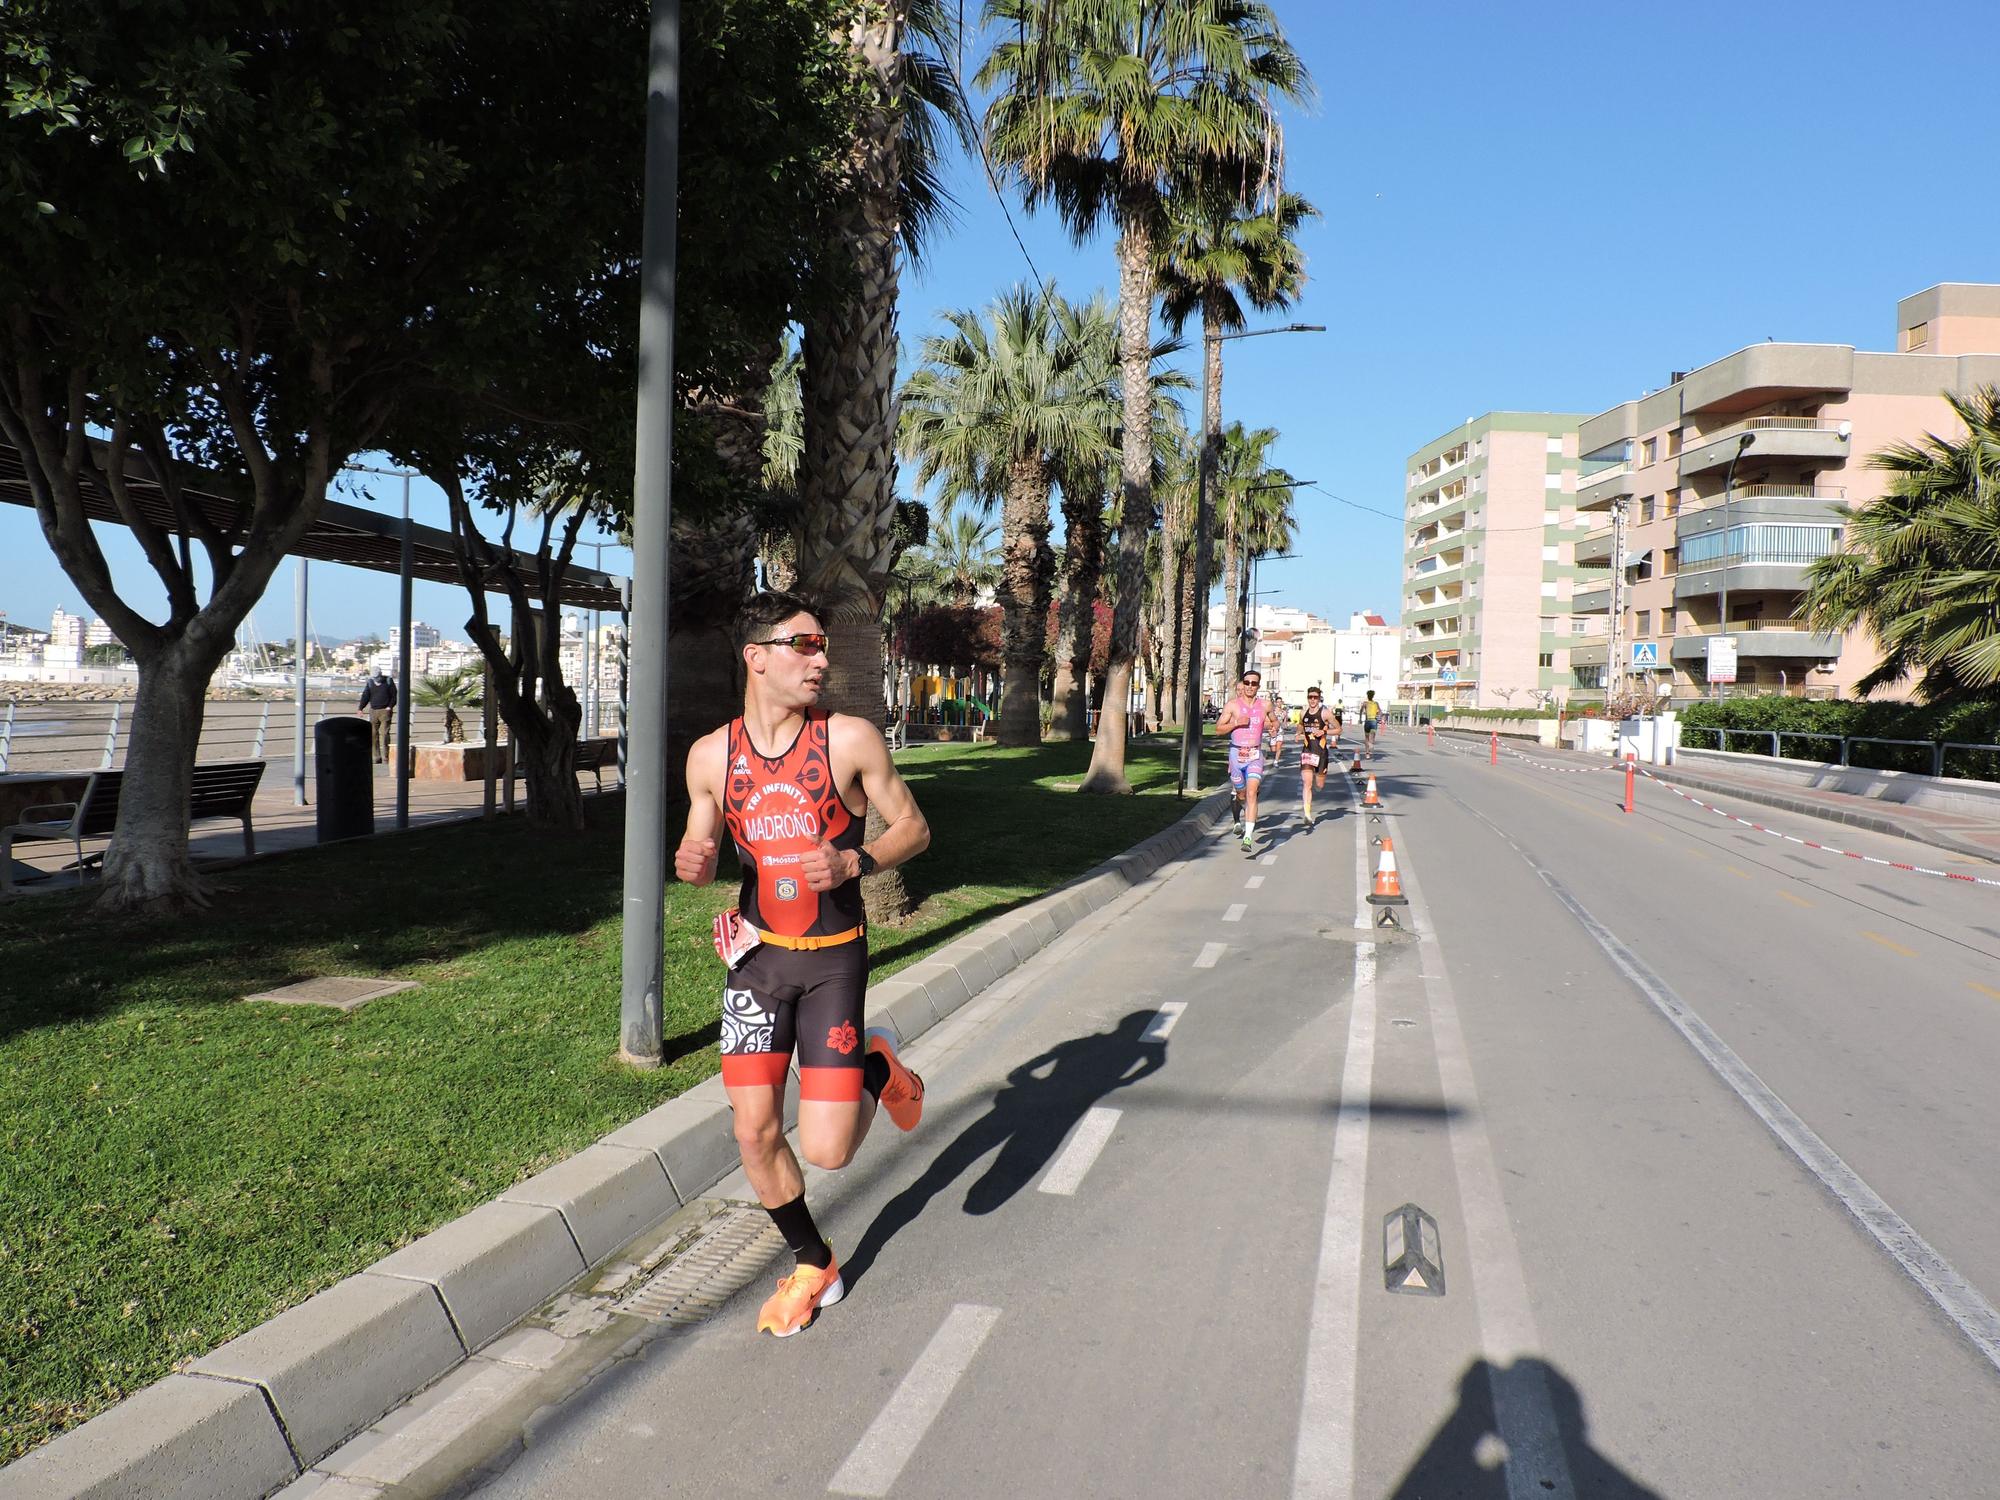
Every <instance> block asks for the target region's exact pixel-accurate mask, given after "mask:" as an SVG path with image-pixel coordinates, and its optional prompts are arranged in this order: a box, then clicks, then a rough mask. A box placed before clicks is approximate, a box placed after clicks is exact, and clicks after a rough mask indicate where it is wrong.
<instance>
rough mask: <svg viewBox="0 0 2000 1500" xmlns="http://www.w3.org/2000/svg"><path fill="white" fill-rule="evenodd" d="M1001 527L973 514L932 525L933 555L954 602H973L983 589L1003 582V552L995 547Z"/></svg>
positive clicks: (944, 584) (961, 513) (962, 512)
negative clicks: (1001, 580)
mask: <svg viewBox="0 0 2000 1500" xmlns="http://www.w3.org/2000/svg"><path fill="white" fill-rule="evenodd" d="M998 535H999V528H998V527H997V526H995V525H994V524H993V523H992V522H991V521H987V520H984V519H982V518H981V517H979V516H977V515H974V514H973V513H972V512H970V511H959V512H957V513H956V514H955V515H953V516H952V518H951V520H949V521H945V520H942V519H939V520H934V521H933V522H931V545H930V549H929V550H930V556H931V561H932V564H933V566H935V567H936V568H937V570H938V574H939V580H940V582H941V584H942V585H943V587H944V590H945V592H946V593H948V594H949V595H950V596H951V602H952V603H953V604H957V605H960V606H963V605H968V604H970V603H972V601H973V600H974V598H976V597H977V596H978V593H979V591H980V590H981V589H983V588H989V587H991V586H992V585H994V584H995V583H998V582H999V580H1000V553H999V549H998V548H996V547H995V546H994V545H993V539H994V538H995V537H996V536H998Z"/></svg>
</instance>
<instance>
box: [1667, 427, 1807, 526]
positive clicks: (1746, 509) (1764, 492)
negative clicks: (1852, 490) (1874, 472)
mask: <svg viewBox="0 0 2000 1500" xmlns="http://www.w3.org/2000/svg"><path fill="white" fill-rule="evenodd" d="M1750 451H1751V452H1752V453H1755V452H1756V451H1757V450H1756V449H1754V448H1753V449H1751V450H1750ZM1729 505H1730V509H1731V511H1732V513H1733V515H1735V516H1743V517H1749V516H1795V517H1801V516H1809V517H1824V516H1825V515H1827V514H1828V513H1829V512H1844V511H1845V510H1846V509H1847V491H1846V490H1844V489H1842V488H1840V487H1839V486H1838V485H1829V484H1739V485H1737V486H1736V487H1735V488H1733V489H1732V490H1731V491H1730V492H1729ZM1721 509H1722V496H1721V494H1720V493H1717V494H1714V495H1707V496H1704V497H1702V498H1701V499H1698V500H1689V501H1687V502H1685V503H1684V504H1683V505H1682V506H1681V508H1680V510H1679V511H1678V512H1677V515H1678V516H1679V517H1680V518H1681V519H1682V522H1683V524H1682V525H1681V526H1678V527H1676V528H1675V534H1676V536H1677V537H1678V536H1681V535H1690V534H1694V533H1696V532H1698V531H1699V530H1700V528H1699V527H1688V526H1687V525H1686V524H1685V523H1686V520H1687V518H1689V517H1693V516H1702V515H1707V514H1709V513H1710V512H1712V511H1719V510H1721Z"/></svg>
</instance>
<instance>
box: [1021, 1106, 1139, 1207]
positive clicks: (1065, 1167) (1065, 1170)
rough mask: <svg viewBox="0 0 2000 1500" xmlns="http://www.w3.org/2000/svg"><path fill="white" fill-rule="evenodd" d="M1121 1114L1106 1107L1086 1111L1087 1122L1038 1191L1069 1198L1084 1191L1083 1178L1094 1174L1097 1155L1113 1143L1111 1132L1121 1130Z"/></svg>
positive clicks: (1074, 1134) (1081, 1124) (1072, 1137)
mask: <svg viewBox="0 0 2000 1500" xmlns="http://www.w3.org/2000/svg"><path fill="white" fill-rule="evenodd" d="M1118 1114H1119V1112H1118V1111H1117V1110H1115V1109H1109V1108H1106V1107H1105V1106H1104V1105H1102V1104H1099V1105H1094V1106H1093V1107H1091V1108H1090V1109H1088V1110H1086V1111H1084V1116H1083V1118H1082V1119H1081V1120H1079V1121H1077V1126H1076V1129H1075V1130H1074V1131H1073V1132H1071V1134H1070V1138H1069V1144H1068V1145H1067V1146H1065V1147H1063V1149H1062V1154H1061V1155H1059V1156H1057V1157H1056V1159H1055V1161H1054V1162H1053V1163H1052V1164H1051V1165H1050V1167H1049V1169H1048V1171H1046V1172H1044V1173H1043V1174H1042V1180H1041V1181H1040V1182H1038V1183H1037V1184H1035V1185H1036V1187H1038V1188H1039V1189H1041V1191H1043V1192H1045V1193H1060V1194H1061V1195H1062V1196H1063V1197H1065V1198H1067V1197H1069V1196H1071V1195H1072V1194H1073V1193H1075V1192H1076V1190H1077V1189H1078V1188H1080V1187H1082V1186H1083V1174H1084V1173H1086V1172H1088V1171H1089V1170H1090V1164H1091V1163H1092V1162H1094V1161H1096V1160H1097V1153H1098V1152H1100V1151H1102V1150H1103V1149H1104V1147H1105V1143H1106V1142H1108V1141H1109V1140H1110V1139H1111V1132H1112V1131H1113V1130H1115V1129H1117V1128H1118Z"/></svg>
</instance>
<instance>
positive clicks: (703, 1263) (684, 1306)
mask: <svg viewBox="0 0 2000 1500" xmlns="http://www.w3.org/2000/svg"><path fill="white" fill-rule="evenodd" d="M784 1248H785V1238H784V1236H783V1235H781V1234H779V1233H778V1230H777V1227H776V1226H775V1225H774V1224H772V1222H771V1216H770V1215H769V1214H767V1213H765V1212H764V1210H763V1209H761V1208H758V1207H756V1206H755V1205H753V1204H747V1203H732V1204H730V1205H729V1206H728V1207H727V1208H725V1209H723V1210H722V1212H720V1213H718V1214H717V1215H716V1216H715V1217H714V1218H712V1219H710V1220H709V1221H708V1223H707V1224H705V1225H703V1226H702V1229H701V1232H700V1233H699V1234H697V1235H696V1236H695V1237H694V1238H693V1239H691V1240H689V1241H688V1244H687V1248H686V1249H685V1250H683V1251H681V1253H680V1254H679V1255H676V1256H675V1257H674V1258H673V1259H672V1260H671V1261H669V1262H668V1263H667V1264H666V1265H664V1266H662V1267H661V1268H660V1269H659V1270H658V1271H657V1272H655V1273H654V1274H653V1275H652V1276H651V1277H649V1278H647V1279H646V1280H645V1281H643V1282H641V1283H640V1284H639V1286H638V1287H637V1288H636V1289H635V1290H634V1291H632V1292H630V1293H628V1294H627V1295H626V1296H625V1298H624V1299H623V1300H622V1301H621V1302H619V1304H618V1311H620V1312H627V1313H634V1314H636V1315H638V1316H639V1317H642V1318H650V1319H651V1320H652V1321H653V1322H655V1323H671V1324H675V1325H681V1326H685V1325H687V1324H690V1323H700V1322H703V1321H705V1320H706V1319H708V1318H710V1317H712V1316H713V1315H714V1314H715V1313H716V1312H717V1311H718V1310H719V1309H720V1308H721V1307H722V1304H723V1303H725V1302H727V1301H728V1300H729V1299H730V1298H731V1297H733V1296H735V1295H736V1294H737V1293H738V1292H740V1291H742V1290H743V1288H745V1287H746V1286H748V1285H749V1284H750V1283H751V1282H753V1281H755V1280H756V1279H757V1278H758V1277H759V1276H761V1275H763V1274H764V1270H765V1268H766V1267H767V1266H769V1265H770V1263H771V1261H772V1259H773V1258H774V1257H775V1256H776V1255H777V1254H778V1252H779V1251H780V1250H783V1249H784Z"/></svg>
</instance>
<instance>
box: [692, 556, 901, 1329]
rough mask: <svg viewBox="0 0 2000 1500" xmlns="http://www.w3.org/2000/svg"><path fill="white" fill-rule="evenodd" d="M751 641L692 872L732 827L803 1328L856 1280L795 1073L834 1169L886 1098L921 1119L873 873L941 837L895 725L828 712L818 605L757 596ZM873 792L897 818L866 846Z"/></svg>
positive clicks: (739, 972)
mask: <svg viewBox="0 0 2000 1500" xmlns="http://www.w3.org/2000/svg"><path fill="white" fill-rule="evenodd" d="M737 641H738V643H739V645H738V649H739V650H740V651H741V653H742V656H743V665H744V668H745V676H746V681H745V684H744V691H743V713H742V715H741V717H739V718H735V719H732V720H730V721H729V722H728V723H727V724H725V725H723V726H722V727H721V728H719V729H715V730H712V731H711V732H709V733H708V734H706V735H704V736H703V737H702V738H701V739H699V740H697V741H695V744H694V747H693V749H691V750H690V751H689V752H688V765H687V781H688V804H689V805H688V821H687V832H686V833H685V834H683V835H682V836H681V842H680V847H679V848H678V849H677V850H675V851H674V873H675V874H676V875H678V876H679V877H680V878H681V879H682V880H685V881H688V882H689V883H690V884H693V885H706V884H708V883H709V882H710V881H711V880H713V879H714V878H715V864H716V839H717V835H718V833H719V832H720V831H721V829H722V828H724V827H726V828H727V829H728V832H729V836H730V837H731V838H732V839H733V840H734V841H735V843H736V857H737V859H738V860H739V861H740V862H741V864H742V866H743V887H742V892H741V894H740V895H739V896H738V897H737V909H736V910H735V911H733V912H728V913H725V914H724V915H723V916H722V917H720V918H718V919H717V921H716V946H717V951H718V952H722V953H723V957H724V960H725V962H729V963H730V970H729V973H728V976H727V977H726V978H725V979H724V980H723V990H722V1082H723V1085H724V1087H725V1088H726V1089H727V1090H728V1093H729V1104H730V1108H731V1109H733V1110H734V1111H735V1113H736V1143H737V1148H738V1149H739V1150H740V1151H741V1153H742V1156H743V1171H744V1174H745V1175H746V1176H748V1177H749V1179H750V1185H751V1187H752V1188H754V1189H755V1190H756V1193H757V1201H758V1202H760V1203H762V1204H763V1205H764V1208H765V1211H766V1212H767V1213H769V1214H770V1216H771V1222H772V1223H773V1224H775V1225H777V1227H778V1232H779V1233H781V1234H782V1235H784V1237H785V1243H786V1244H787V1245H789V1246H791V1249H792V1253H793V1255H795V1256H796V1257H797V1259H798V1265H797V1269H795V1270H794V1271H793V1272H792V1274H791V1275H789V1276H787V1277H785V1278H784V1279H783V1280H781V1281H780V1282H779V1283H778V1291H777V1294H776V1295H775V1296H773V1297H772V1298H771V1299H770V1300H769V1301H767V1302H766V1303H765V1304H764V1306H763V1308H762V1310H761V1311H760V1312H759V1313H758V1315H757V1330H758V1332H760V1333H762V1332H766V1331H768V1332H770V1333H774V1334H776V1335H777V1336H778V1337H779V1338H789V1337H790V1336H791V1335H793V1334H795V1333H797V1332H798V1331H799V1330H800V1329H801V1328H804V1327H805V1326H806V1325H807V1324H808V1323H810V1322H812V1320H813V1317H814V1315H815V1313H816V1312H817V1311H818V1310H819V1309H820V1308H822V1307H831V1306H832V1305H833V1304H834V1303H836V1302H838V1301H839V1300H840V1299H841V1297H842V1296H844V1295H845V1293H846V1287H845V1285H844V1284H843V1283H842V1282H841V1279H840V1267H839V1266H838V1265H837V1264H836V1263H835V1262H834V1258H833V1248H832V1247H831V1246H830V1245H828V1244H827V1242H826V1241H825V1240H824V1239H822V1238H821V1237H820V1232H819V1229H818V1227H817V1226H815V1225H814V1223H813V1219H812V1215H811V1213H809V1212H808V1211H807V1209H806V1199H805V1178H804V1176H803V1175H802V1174H801V1173H800V1171H799V1162H798V1158H797V1157H796V1156H794V1155H793V1154H792V1149H791V1147H790V1146H788V1145H787V1144H786V1143H785V1130H784V1119H785V1076H786V1068H787V1065H788V1064H789V1063H790V1061H791V1056H792V1050H793V1048H794V1046H796V1047H797V1049H798V1055H799V1144H800V1146H801V1148H802V1149H803V1150H804V1152H805V1158H806V1160H807V1161H809V1162H811V1163H812V1164H813V1165H814V1166H816V1167H824V1168H826V1169H828V1170H832V1169H834V1168H837V1167H844V1166H846V1165H847V1163H848V1162H849V1161H851V1160H852V1159H853V1157H854V1153H855V1150H856V1149H857V1148H858V1147H859V1146H860V1145H861V1139H862V1137H863V1136H865V1135H867V1133H868V1126H869V1124H870V1123H871V1122H872V1121H873V1120H874V1118H875V1107H876V1105H877V1103H878V1102H879V1103H880V1104H881V1105H882V1107H883V1108H885V1109H887V1110H888V1111H889V1118H890V1119H891V1120H892V1121H894V1122H895V1125H896V1127H897V1128H898V1129H899V1130H910V1129H913V1128H915V1126H916V1123H917V1120H918V1118H919V1117H920V1116H921V1115H922V1114H923V1108H924V1082H923V1080H922V1079H921V1078H919V1077H918V1076H917V1075H916V1074H915V1073H913V1072H911V1071H910V1070H909V1069H908V1068H906V1067H904V1066H903V1064H902V1062H901V1061H900V1060H899V1059H898V1058H897V1056H896V1048H895V1044H894V1041H893V1039H892V1034H891V1033H889V1032H888V1031H886V1030H865V1029H864V1026H863V1016H862V997H863V995H864V994H865V992H866V990H867V987H868V941H867V930H866V925H865V922H864V913H863V909H862V904H861V877H862V876H863V875H867V874H871V873H873V872H874V871H876V870H886V869H890V868H892V867H894V866H896V865H899V864H901V863H903V861H905V860H907V859H909V858H911V857H912V856H914V855H917V854H920V853H922V852H923V850H924V848H925V846H926V845H928V844H929V843H930V840H931V833H930V825H929V824H927V823H926V822H925V821H924V815H923V814H922V813H921V812H919V811H917V804H916V801H915V799H913V798H912V797H911V796H910V789H909V788H908V787H907V786H905V785H904V783H903V778H902V777H901V776H900V775H898V774H897V772H896V767H895V764H894V762H892V761H891V760H890V759H889V747H888V746H887V745H886V744H884V743H883V740H882V734H881V731H880V730H878V729H877V728H876V727H875V726H874V725H873V724H871V723H869V722H868V720H866V719H860V718H855V717H854V716H852V715H850V714H825V713H820V712H818V711H817V710H816V709H815V708H814V707H813V705H814V704H816V703H817V702H818V701H819V696H820V690H821V688H822V686H823V685H824V682H825V678H826V668H827V660H826V644H827V642H826V633H825V631H824V629H823V628H822V627H821V625H820V621H819V617H818V615H817V613H816V612H815V611H814V610H813V608H812V607H811V606H810V605H809V604H807V603H806V601H805V600H803V599H801V598H799V597H797V596H796V595H793V594H781V593H766V594H758V595H757V596H756V597H755V598H753V599H751V600H750V602H749V604H748V605H747V606H745V608H744V611H743V615H742V619H741V622H740V624H739V628H738V631H737ZM871 802H872V803H873V804H874V805H875V806H876V808H877V809H879V810H880V812H881V814H882V816H883V818H884V820H885V821H886V822H887V823H888V825H889V826H888V829H887V831H886V832H884V833H883V835H882V836H881V837H880V838H878V839H877V840H876V841H875V845H874V847H873V848H872V849H864V848H863V847H862V846H861V839H862V826H863V822H864V820H865V819H866V817H867V813H868V805H869V804H870V803H871ZM725 950H726V951H725Z"/></svg>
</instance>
